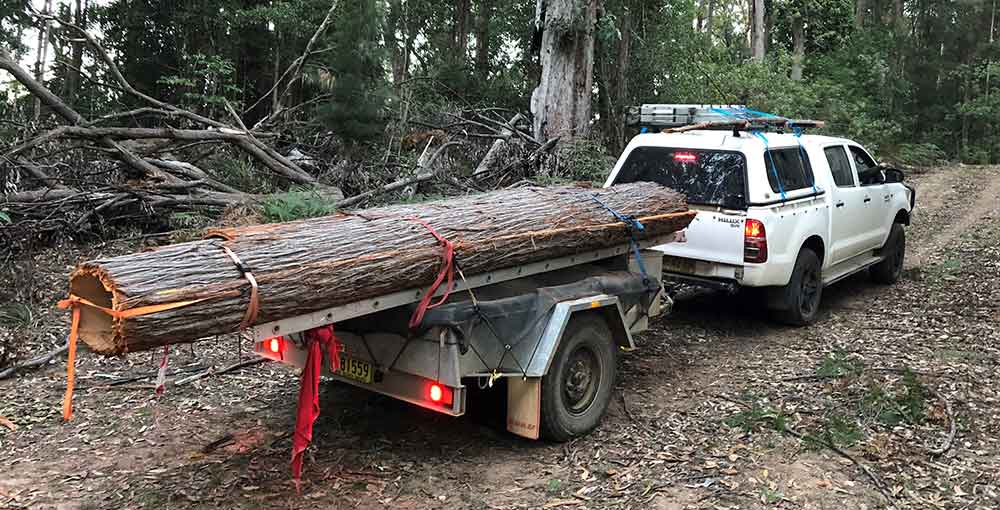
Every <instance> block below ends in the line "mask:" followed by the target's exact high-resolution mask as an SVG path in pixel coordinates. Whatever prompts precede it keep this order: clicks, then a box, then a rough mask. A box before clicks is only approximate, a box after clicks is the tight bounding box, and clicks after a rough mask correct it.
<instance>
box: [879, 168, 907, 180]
mask: <svg viewBox="0 0 1000 510" xmlns="http://www.w3.org/2000/svg"><path fill="white" fill-rule="evenodd" d="M882 174H883V175H885V179H884V180H883V182H903V180H905V178H906V176H905V175H904V174H903V171H902V170H899V169H897V168H885V169H883V170H882Z"/></svg>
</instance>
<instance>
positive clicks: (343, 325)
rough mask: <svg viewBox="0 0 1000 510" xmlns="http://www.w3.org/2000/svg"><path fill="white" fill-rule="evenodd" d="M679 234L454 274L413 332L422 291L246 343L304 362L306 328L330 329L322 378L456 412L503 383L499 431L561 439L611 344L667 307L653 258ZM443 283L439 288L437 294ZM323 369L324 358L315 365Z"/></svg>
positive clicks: (570, 431)
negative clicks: (503, 427) (334, 365)
mask: <svg viewBox="0 0 1000 510" xmlns="http://www.w3.org/2000/svg"><path fill="white" fill-rule="evenodd" d="M673 242H684V233H683V231H681V232H675V233H672V234H669V235H667V236H661V237H657V238H650V239H646V240H642V241H628V240H627V239H626V240H624V241H623V243H622V244H620V245H617V246H613V247H609V248H604V249H598V250H593V251H587V252H583V253H576V254H573V255H569V256H562V257H558V258H552V259H547V260H542V261H539V262H533V263H530V264H524V265H518V266H515V267H509V268H506V269H500V270H496V271H491V272H487V273H482V274H476V275H469V276H468V277H467V278H466V277H465V276H464V275H462V273H461V269H460V268H459V271H458V274H459V276H460V277H459V278H457V281H456V284H455V287H454V289H453V290H452V292H451V294H450V296H448V298H447V299H446V300H445V301H444V302H443V303H442V304H441V305H440V306H437V307H435V308H432V309H430V310H428V311H427V312H426V315H424V317H423V321H422V323H421V328H420V329H419V330H417V331H412V330H411V329H410V328H409V327H408V320H409V319H410V317H411V315H412V312H413V309H414V307H415V303H417V302H418V301H420V300H421V298H422V297H424V293H425V292H426V290H425V289H423V288H419V289H409V290H404V291H399V292H394V293H390V294H386V295H382V296H379V297H375V298H369V299H363V300H359V301H356V302H352V303H348V304H345V305H340V306H335V307H332V308H327V309H323V310H319V311H316V312H311V313H307V314H303V315H300V316H296V317H291V318H288V319H283V320H278V321H274V322H269V323H265V324H259V325H256V326H254V327H252V328H250V329H249V330H248V333H249V335H250V336H251V337H252V340H253V342H254V351H255V352H256V353H257V354H258V355H260V356H263V357H266V358H270V359H272V360H275V361H278V362H281V363H285V364H288V365H291V366H296V367H300V368H301V367H303V366H304V365H305V363H306V359H307V348H308V346H307V345H306V344H307V341H306V338H307V337H308V333H309V332H310V331H313V330H315V329H316V328H323V327H327V326H329V325H333V327H334V329H335V331H336V333H335V334H336V339H337V341H338V344H339V345H340V348H341V352H340V354H339V358H340V364H339V369H338V370H337V371H336V372H333V373H329V369H328V368H327V369H326V370H327V372H328V373H327V375H328V376H329V377H332V378H333V379H335V380H338V381H341V382H344V383H347V384H350V385H353V386H357V387H360V388H364V389H367V390H370V391H374V392H377V393H381V394H384V395H388V396H391V397H394V398H397V399H399V400H403V401H406V402H409V403H411V404H414V405H418V406H421V407H424V408H427V409H430V410H433V411H436V412H439V413H443V414H447V415H451V416H461V415H463V414H464V413H465V411H466V401H467V399H468V398H469V388H470V387H471V385H476V386H477V387H479V388H483V389H486V388H491V387H493V386H494V383H495V382H497V381H498V380H499V379H505V380H506V381H507V384H506V387H507V420H506V422H507V429H508V430H509V431H510V432H512V433H514V434H517V435H519V436H523V437H527V438H531V439H537V438H539V437H544V438H547V439H550V440H556V441H565V440H568V439H571V438H573V437H576V436H579V435H582V434H586V433H588V432H590V431H591V430H592V429H593V428H594V427H596V426H597V424H598V423H599V422H600V420H601V418H602V416H603V415H604V412H605V410H606V409H607V406H608V403H609V402H610V398H611V391H612V388H613V386H614V379H615V364H616V358H617V354H618V353H619V352H620V351H628V350H632V349H634V348H635V343H634V340H633V336H632V335H633V334H634V333H638V332H640V331H643V330H645V329H646V328H647V327H648V324H649V321H650V319H651V318H653V317H656V316H658V315H661V314H662V313H664V311H665V310H668V309H669V306H670V304H671V302H670V299H669V298H668V297H666V296H665V295H664V294H663V292H662V286H661V284H660V273H661V268H662V254H661V253H660V252H658V251H652V250H647V248H649V247H652V246H658V245H663V244H666V243H673ZM443 293H444V291H443V290H441V291H439V292H438V295H441V294H443ZM323 366H324V367H329V365H328V364H323Z"/></svg>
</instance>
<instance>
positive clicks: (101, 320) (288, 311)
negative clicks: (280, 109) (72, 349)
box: [70, 183, 695, 354]
mask: <svg viewBox="0 0 1000 510" xmlns="http://www.w3.org/2000/svg"><path fill="white" fill-rule="evenodd" d="M609 208H610V209H612V210H614V211H616V212H618V213H620V214H623V215H628V216H633V217H635V218H637V219H639V220H640V221H641V222H642V223H643V225H644V227H645V229H644V231H643V232H641V233H636V236H637V237H639V238H648V237H653V236H659V235H664V234H669V233H671V232H676V231H678V230H681V229H683V228H685V227H687V225H688V224H689V223H690V222H691V220H692V219H693V218H694V215H695V213H694V212H693V211H689V210H688V208H687V204H686V201H685V198H684V196H683V195H681V194H679V193H677V192H675V191H672V190H670V189H668V188H665V187H662V186H659V185H657V184H652V183H636V184H627V185H621V186H615V187H613V188H608V189H591V188H583V187H572V186H562V187H548V188H538V187H524V188H517V189H508V190H502V191H495V192H491V193H485V194H479V195H470V196H467V197H462V198H457V199H450V200H442V201H437V202H427V203H423V204H415V205H398V206H390V207H382V208H376V209H367V210H361V211H353V212H346V213H338V214H335V215H332V216H326V217H322V218H313V219H308V220H301V221H295V222H289V223H278V224H269V225H258V226H252V227H241V228H231V229H218V230H213V231H210V232H209V237H208V238H206V239H204V240H200V241H193V242H187V243H181V244H175V245H170V246H165V247H162V248H157V249H155V250H153V251H146V252H141V253H135V254H132V255H124V256H120V257H112V258H107V259H100V260H94V261H90V262H85V263H82V264H80V265H79V266H78V267H77V269H76V270H75V271H74V272H73V274H72V275H71V277H70V292H71V293H72V294H74V295H76V296H79V297H82V298H84V299H87V300H90V301H92V302H94V303H95V304H97V305H100V306H104V307H107V308H110V309H112V310H115V311H117V312H125V311H127V310H131V309H136V308H139V307H146V306H151V305H160V304H167V303H177V302H183V301H197V302H196V303H194V304H191V305H188V306H183V307H180V308H174V309H169V310H165V311H157V312H155V313H150V314H145V315H138V316H132V317H128V316H121V315H119V316H117V317H115V316H112V315H109V314H107V313H105V312H103V311H101V310H97V309H95V308H91V307H88V306H84V307H82V308H81V321H80V327H79V335H80V338H81V339H82V340H83V341H84V342H85V343H86V344H87V345H88V346H90V348H91V349H93V350H95V351H97V352H100V353H105V354H119V353H124V352H134V351H142V350H147V349H152V348H154V347H157V346H161V345H168V344H175V343H184V342H192V341H195V340H197V339H199V338H204V337H207V336H211V335H217V334H224V333H231V332H234V331H237V330H238V329H239V327H240V323H241V321H242V320H243V319H244V314H245V313H246V310H247V306H248V304H249V296H250V290H251V289H250V285H249V283H248V282H247V280H246V279H245V278H244V277H243V275H242V273H241V272H240V271H239V270H238V269H237V267H236V266H235V264H234V263H233V260H232V259H231V258H230V257H229V256H228V255H227V254H226V252H225V250H224V249H223V246H225V247H226V248H229V249H230V250H232V252H234V253H235V254H237V255H238V256H239V258H240V259H242V261H243V263H244V264H245V265H246V266H247V267H248V268H249V269H250V270H251V271H252V272H253V275H254V276H255V277H256V280H257V282H258V285H259V292H260V298H259V305H260V309H259V313H258V315H257V319H256V323H258V324H259V323H265V322H270V321H274V320H279V319H284V318H288V317H292V316H295V315H300V314H304V313H308V312H312V311H316V310H320V309H323V308H327V307H331V306H336V305H341V304H345V303H350V302H353V301H358V300H361V299H366V298H370V297H376V296H380V295H384V294H387V293H390V292H395V291H400V290H407V289H416V288H420V287H423V286H427V285H429V284H430V283H431V282H433V280H434V278H435V276H436V275H437V272H438V271H439V269H440V264H441V246H440V244H439V243H438V241H437V240H436V239H435V238H434V236H433V235H431V233H430V232H429V231H428V230H427V228H426V227H424V226H423V225H421V223H419V222H417V221H414V219H419V220H421V221H422V222H426V223H427V224H429V225H430V226H431V227H433V228H434V229H435V230H436V231H437V232H438V233H440V234H441V235H442V236H443V237H445V238H446V239H448V240H449V241H451V242H452V243H454V246H455V258H456V260H457V261H458V263H459V264H460V265H461V267H462V270H463V271H464V272H465V273H466V274H467V275H471V274H478V273H482V272H486V271H491V270H495V269H502V268H506V267H511V266H515V265H518V264H524V263H528V262H534V261H538V260H542V259H545V258H551V257H558V256H563V255H568V254H571V253H575V252H579V251H582V250H590V249H597V248H601V247H607V246H613V245H617V244H621V243H623V242H626V241H627V239H628V233H627V229H626V226H625V224H624V223H623V222H622V221H620V220H618V219H617V218H616V217H615V216H614V214H612V213H611V211H609V210H608V209H609Z"/></svg>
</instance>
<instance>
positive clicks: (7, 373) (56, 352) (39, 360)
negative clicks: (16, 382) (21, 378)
mask: <svg viewBox="0 0 1000 510" xmlns="http://www.w3.org/2000/svg"><path fill="white" fill-rule="evenodd" d="M67 350H69V342H67V343H64V344H63V345H61V346H60V347H57V348H55V349H52V350H51V351H49V352H47V353H45V354H42V355H41V356H35V357H34V358H31V359H30V360H28V361H25V362H24V363H21V364H19V365H14V366H12V367H8V368H6V369H4V370H3V371H2V372H0V379H7V378H9V377H11V376H13V375H14V374H16V373H17V372H18V371H20V370H24V369H26V368H35V367H40V366H42V365H45V364H46V363H48V362H49V361H51V360H52V359H53V358H55V357H56V356H60V355H62V354H63V353H64V352H66V351H67Z"/></svg>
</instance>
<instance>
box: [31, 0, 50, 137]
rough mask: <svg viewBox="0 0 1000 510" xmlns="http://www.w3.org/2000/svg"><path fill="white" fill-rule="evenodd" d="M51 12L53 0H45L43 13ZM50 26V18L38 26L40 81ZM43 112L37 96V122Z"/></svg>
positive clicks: (37, 60)
mask: <svg viewBox="0 0 1000 510" xmlns="http://www.w3.org/2000/svg"><path fill="white" fill-rule="evenodd" d="M51 13H52V0H45V8H44V9H43V10H42V14H45V15H49V14H51ZM50 26H51V22H50V21H49V19H48V18H45V21H43V22H42V26H40V27H38V45H37V46H36V47H35V50H36V51H35V80H36V81H38V82H42V81H44V78H45V61H46V60H48V50H49V27H50ZM41 114H42V102H41V100H40V99H38V97H35V101H34V113H33V115H34V119H35V122H38V118H39V117H40V116H41Z"/></svg>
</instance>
